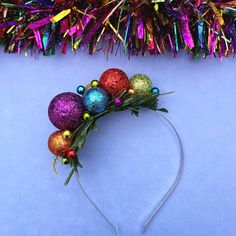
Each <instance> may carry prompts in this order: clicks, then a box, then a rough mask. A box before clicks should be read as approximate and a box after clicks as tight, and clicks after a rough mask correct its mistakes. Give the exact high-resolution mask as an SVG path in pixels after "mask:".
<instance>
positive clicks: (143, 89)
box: [130, 74, 152, 95]
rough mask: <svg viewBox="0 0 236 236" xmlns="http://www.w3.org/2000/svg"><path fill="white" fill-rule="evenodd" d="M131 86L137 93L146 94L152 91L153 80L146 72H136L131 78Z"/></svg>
mask: <svg viewBox="0 0 236 236" xmlns="http://www.w3.org/2000/svg"><path fill="white" fill-rule="evenodd" d="M130 88H131V89H133V90H134V93H135V94H137V95H145V94H148V93H150V92H151V88H152V81H151V80H150V79H149V78H148V77H147V76H146V75H144V74H136V75H134V76H132V77H131V78H130Z"/></svg>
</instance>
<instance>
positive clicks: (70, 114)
mask: <svg viewBox="0 0 236 236" xmlns="http://www.w3.org/2000/svg"><path fill="white" fill-rule="evenodd" d="M83 112H84V107H83V102H82V98H81V97H80V96H79V95H77V94H75V93H70V92H67V93H61V94H58V95H57V96H56V97H54V98H53V99H52V101H51V103H50V105H49V108H48V116H49V119H50V121H51V122H52V124H53V125H54V126H56V127H57V128H58V129H61V130H74V129H76V128H77V127H78V126H79V125H80V123H81V122H82V121H83Z"/></svg>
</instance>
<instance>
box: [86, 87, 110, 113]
mask: <svg viewBox="0 0 236 236" xmlns="http://www.w3.org/2000/svg"><path fill="white" fill-rule="evenodd" d="M108 102H109V96H108V94H107V93H106V92H105V91H104V90H103V89H102V88H98V87H94V88H91V89H89V90H87V91H86V92H85V94H84V96H83V104H84V107H85V108H86V109H87V110H88V111H89V112H91V113H100V112H103V111H105V110H106V108H107V105H108Z"/></svg>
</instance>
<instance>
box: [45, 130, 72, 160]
mask: <svg viewBox="0 0 236 236" xmlns="http://www.w3.org/2000/svg"><path fill="white" fill-rule="evenodd" d="M70 147H71V141H70V140H68V139H64V137H63V133H62V132H61V131H56V132H54V133H52V134H51V135H50V137H49V139H48V148H49V150H50V151H51V152H52V153H53V154H54V155H56V156H64V155H66V154H67V152H68V151H69V150H70Z"/></svg>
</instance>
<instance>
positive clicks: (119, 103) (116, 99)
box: [114, 98, 122, 106]
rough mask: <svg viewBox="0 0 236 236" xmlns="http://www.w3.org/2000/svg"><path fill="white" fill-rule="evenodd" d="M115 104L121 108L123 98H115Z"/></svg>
mask: <svg viewBox="0 0 236 236" xmlns="http://www.w3.org/2000/svg"><path fill="white" fill-rule="evenodd" d="M114 103H115V105H117V106H120V105H121V104H122V99H121V98H115V100H114Z"/></svg>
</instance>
